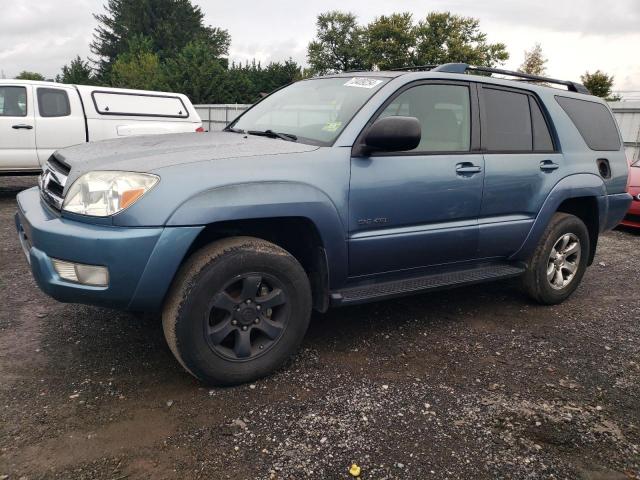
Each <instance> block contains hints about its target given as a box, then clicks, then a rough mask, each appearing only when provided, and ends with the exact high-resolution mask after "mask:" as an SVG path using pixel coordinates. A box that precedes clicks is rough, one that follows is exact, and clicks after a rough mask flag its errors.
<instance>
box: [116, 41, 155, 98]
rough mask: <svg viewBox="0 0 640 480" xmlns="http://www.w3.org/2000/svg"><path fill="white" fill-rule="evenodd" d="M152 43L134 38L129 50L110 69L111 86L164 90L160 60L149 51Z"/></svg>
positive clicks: (119, 56) (130, 42)
mask: <svg viewBox="0 0 640 480" xmlns="http://www.w3.org/2000/svg"><path fill="white" fill-rule="evenodd" d="M151 45H152V41H151V39H149V38H146V37H142V36H134V37H133V38H132V39H131V40H130V41H129V49H128V51H126V52H125V53H122V54H120V55H118V58H117V59H116V61H115V62H114V63H113V65H112V68H111V78H110V80H111V82H110V83H111V85H112V86H114V87H120V88H135V89H140V90H165V89H166V84H165V81H164V76H163V71H162V66H161V64H160V58H159V57H158V55H157V54H156V53H154V52H153V51H152V50H151Z"/></svg>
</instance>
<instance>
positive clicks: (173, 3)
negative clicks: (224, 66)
mask: <svg viewBox="0 0 640 480" xmlns="http://www.w3.org/2000/svg"><path fill="white" fill-rule="evenodd" d="M105 10H106V13H101V14H95V15H94V17H95V18H96V20H97V21H98V24H99V25H98V27H97V28H96V31H95V33H94V40H93V42H92V43H91V51H92V52H93V53H94V54H95V55H97V56H98V59H97V62H96V63H97V69H98V73H99V75H100V76H103V77H105V76H108V73H109V71H110V69H111V66H112V65H113V63H114V62H115V61H116V59H117V58H118V56H119V55H121V54H123V53H125V52H126V51H127V49H128V46H129V41H130V40H131V39H132V38H133V37H134V36H143V37H145V38H148V39H149V41H150V44H151V51H152V52H153V53H155V54H156V55H157V56H158V58H159V60H160V61H164V59H166V58H170V57H172V56H175V55H177V54H178V52H180V51H181V50H182V49H183V48H184V47H185V46H186V45H187V44H188V43H190V42H194V41H198V40H200V41H203V42H205V43H206V44H207V46H208V47H209V49H210V54H211V55H212V56H213V57H220V56H225V55H227V53H228V50H229V44H230V37H229V34H228V32H227V31H226V30H221V29H219V28H213V27H211V26H205V25H204V23H203V22H204V14H203V13H202V10H201V9H200V7H198V6H194V5H193V4H192V3H191V0H108V1H107V4H106V5H105Z"/></svg>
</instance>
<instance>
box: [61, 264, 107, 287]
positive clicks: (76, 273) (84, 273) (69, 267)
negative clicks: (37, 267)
mask: <svg viewBox="0 0 640 480" xmlns="http://www.w3.org/2000/svg"><path fill="white" fill-rule="evenodd" d="M51 262H52V263H53V268H54V269H55V271H56V272H57V273H58V275H60V278H63V279H65V280H69V281H70V282H75V283H82V284H83V285H93V286H96V287H106V286H107V285H109V270H108V269H107V267H100V266H98V265H84V264H82V263H72V262H65V261H64V260H58V259H57V258H52V259H51Z"/></svg>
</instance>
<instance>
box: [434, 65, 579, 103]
mask: <svg viewBox="0 0 640 480" xmlns="http://www.w3.org/2000/svg"><path fill="white" fill-rule="evenodd" d="M430 70H431V71H432V72H446V73H465V72H469V71H471V72H481V73H492V74H493V73H497V74H498V75H508V76H510V77H516V78H522V79H523V80H528V81H532V82H544V83H553V84H556V85H564V86H565V87H567V89H568V90H569V91H571V92H576V93H584V94H586V95H591V92H590V91H589V90H588V89H587V87H585V86H584V85H582V84H581V83H577V82H571V81H568V80H557V79H555V78H548V77H542V76H540V75H530V74H528V73H522V72H514V71H513V70H502V69H500V68H490V67H474V66H471V65H468V64H466V63H445V64H443V65H439V66H437V67H435V68H432V69H430Z"/></svg>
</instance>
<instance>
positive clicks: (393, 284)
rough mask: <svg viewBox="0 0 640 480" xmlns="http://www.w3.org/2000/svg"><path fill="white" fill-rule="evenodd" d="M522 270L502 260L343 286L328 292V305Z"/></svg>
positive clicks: (512, 274) (514, 274)
mask: <svg viewBox="0 0 640 480" xmlns="http://www.w3.org/2000/svg"><path fill="white" fill-rule="evenodd" d="M523 273H524V267H522V266H519V265H512V264H504V263H501V264H491V265H482V266H477V267H475V268H468V269H465V270H457V271H453V272H451V271H449V272H445V273H435V274H431V275H425V276H422V277H413V278H408V279H404V280H394V281H390V282H383V283H374V284H370V285H363V286H357V287H351V288H346V289H344V290H339V291H336V292H332V293H331V304H332V305H334V306H340V305H354V304H357V303H364V302H370V301H374V300H382V299H386V298H392V297H399V296H403V295H410V294H412V293H416V292H422V291H426V290H434V289H438V288H448V287H457V286H462V285H470V284H473V283H481V282H487V281H491V280H498V279H502V278H512V277H517V276H520V275H522V274H523Z"/></svg>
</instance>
